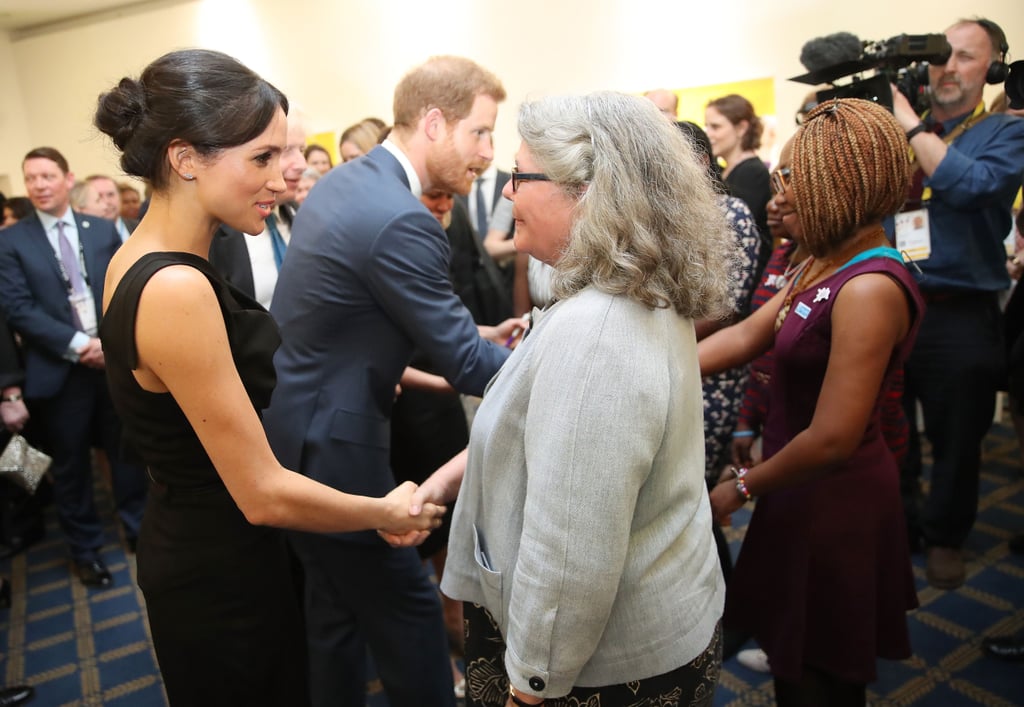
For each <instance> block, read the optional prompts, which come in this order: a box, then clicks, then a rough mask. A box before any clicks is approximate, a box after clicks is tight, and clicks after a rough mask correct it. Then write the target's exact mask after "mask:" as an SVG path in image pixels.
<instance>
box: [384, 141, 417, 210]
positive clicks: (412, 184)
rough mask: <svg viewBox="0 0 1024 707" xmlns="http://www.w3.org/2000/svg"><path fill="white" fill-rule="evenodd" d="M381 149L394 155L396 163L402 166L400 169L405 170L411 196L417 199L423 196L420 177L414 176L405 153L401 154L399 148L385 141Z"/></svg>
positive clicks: (410, 163) (413, 170) (414, 171)
mask: <svg viewBox="0 0 1024 707" xmlns="http://www.w3.org/2000/svg"><path fill="white" fill-rule="evenodd" d="M381 147H383V148H384V149H385V150H387V151H388V152H390V153H391V154H392V155H394V156H395V159H396V160H398V163H399V164H400V165H402V169H404V170H405V176H406V177H407V178H408V179H409V191H411V192H412V195H413V196H415V197H416V198H417V199H419V198H420V197H421V196H423V184H422V183H421V182H420V177H419V175H418V174H416V170H415V169H413V166H412V162H410V161H409V158H408V157H406V156H405V153H404V152H402V150H401V148H399V147H398V145H396V144H395V143H393V142H391V140H385V141H384V142H383V143H381Z"/></svg>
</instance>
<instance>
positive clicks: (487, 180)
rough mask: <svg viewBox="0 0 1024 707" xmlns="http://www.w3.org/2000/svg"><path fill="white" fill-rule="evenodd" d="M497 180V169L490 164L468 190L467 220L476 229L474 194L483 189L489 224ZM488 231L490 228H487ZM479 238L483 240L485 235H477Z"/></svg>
mask: <svg viewBox="0 0 1024 707" xmlns="http://www.w3.org/2000/svg"><path fill="white" fill-rule="evenodd" d="M497 180H498V168H497V167H496V166H495V165H494V164H491V166H490V167H488V168H487V169H485V170H484V173H483V174H481V175H480V176H479V177H477V178H476V179H475V180H473V187H472V189H470V190H469V198H468V199H467V201H468V203H469V220H470V222H471V223H472V224H473V226H474V227H476V223H477V221H476V218H477V217H476V193H477V192H478V191H479V190H481V189H483V190H484V205H485V206H487V223H488V224H490V222H491V212H492V211H494V184H495V182H497ZM488 230H490V228H489V227H488ZM479 235H480V237H481V238H484V237H485V236H486V235H487V234H486V233H481V234H479Z"/></svg>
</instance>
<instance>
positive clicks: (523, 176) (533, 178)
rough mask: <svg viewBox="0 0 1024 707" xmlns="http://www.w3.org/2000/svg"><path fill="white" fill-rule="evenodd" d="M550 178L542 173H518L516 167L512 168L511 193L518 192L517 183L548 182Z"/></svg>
mask: <svg viewBox="0 0 1024 707" xmlns="http://www.w3.org/2000/svg"><path fill="white" fill-rule="evenodd" d="M550 181H551V178H550V177H549V176H548V175H546V174H544V173H543V172H520V171H519V168H518V167H513V168H512V193H513V194H515V193H516V192H517V191H519V182H550Z"/></svg>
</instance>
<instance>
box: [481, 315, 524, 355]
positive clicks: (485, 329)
mask: <svg viewBox="0 0 1024 707" xmlns="http://www.w3.org/2000/svg"><path fill="white" fill-rule="evenodd" d="M529 326H530V318H529V317H528V316H522V317H512V318H511V319H506V320H505V321H503V322H502V323H501V324H499V325H498V326H478V327H477V329H479V330H480V336H482V337H484V338H485V339H488V340H490V341H493V342H494V343H496V344H499V345H501V346H507V347H508V348H510V349H514V348H515V347H516V346H517V345H518V344H519V342H520V341H522V340H523V333H524V332H525V331H526V330H527V328H529Z"/></svg>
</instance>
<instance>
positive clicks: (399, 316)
mask: <svg viewBox="0 0 1024 707" xmlns="http://www.w3.org/2000/svg"><path fill="white" fill-rule="evenodd" d="M449 256H450V249H449V246H448V240H447V238H446V237H445V235H444V232H443V231H442V230H441V227H440V225H439V224H438V223H437V221H436V219H434V217H433V216H431V215H430V214H429V213H428V212H426V211H423V213H416V212H412V213H410V212H405V213H401V214H399V215H396V217H395V219H393V220H392V221H391V222H389V223H388V224H387V225H386V226H385V227H384V228H383V229H382V230H381V232H380V233H379V234H378V236H377V238H376V239H375V241H374V244H373V247H372V252H371V257H370V258H369V263H370V264H371V269H370V271H369V272H367V273H365V276H366V282H367V285H368V287H369V288H370V289H371V291H372V292H373V294H374V297H375V299H376V300H377V301H378V302H379V303H380V306H381V307H383V308H384V310H385V311H386V312H387V314H388V316H389V317H391V318H392V319H393V320H394V321H396V322H397V323H398V324H399V326H400V327H401V328H402V330H403V331H405V332H406V333H407V334H408V335H409V337H410V338H411V339H412V340H413V342H414V344H415V346H416V347H417V349H419V350H420V351H421V352H423V353H425V354H426V355H427V356H428V357H429V358H430V360H431V362H432V363H433V365H434V367H435V368H436V370H438V371H439V372H440V373H441V375H443V376H444V377H445V378H446V379H447V380H448V382H449V383H451V384H452V386H453V387H455V389H456V390H458V391H460V392H462V393H467V394H470V395H480V394H482V393H483V390H484V388H485V387H486V385H487V382H488V381H489V380H490V379H491V377H492V376H493V375H494V374H495V373H496V372H497V371H498V369H499V368H500V367H501V365H502V363H504V362H505V359H506V358H507V357H508V354H509V351H508V350H507V349H504V348H503V347H501V346H498V345H497V344H494V343H493V342H490V341H487V340H486V339H482V338H481V337H480V334H479V332H478V330H477V327H476V324H474V322H473V317H472V316H471V315H470V313H469V310H467V309H466V307H465V306H464V305H463V304H462V301H461V300H460V299H459V298H458V296H456V295H455V293H454V292H453V290H452V286H451V282H450V280H449V279H448V260H449Z"/></svg>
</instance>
